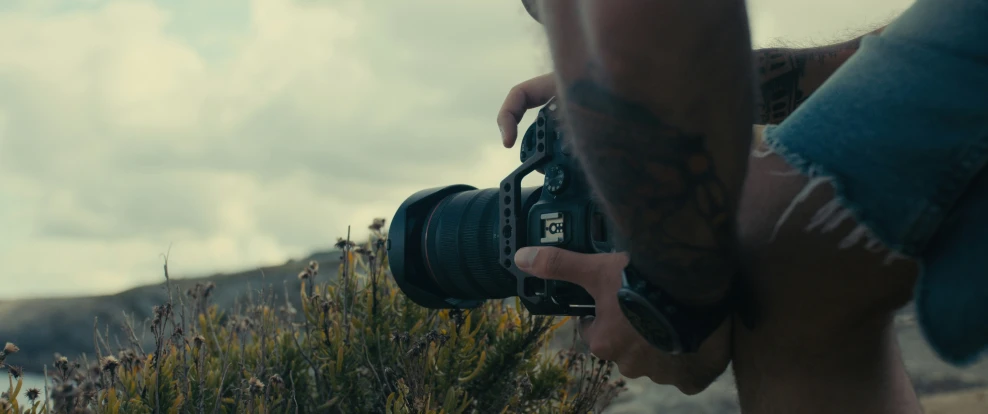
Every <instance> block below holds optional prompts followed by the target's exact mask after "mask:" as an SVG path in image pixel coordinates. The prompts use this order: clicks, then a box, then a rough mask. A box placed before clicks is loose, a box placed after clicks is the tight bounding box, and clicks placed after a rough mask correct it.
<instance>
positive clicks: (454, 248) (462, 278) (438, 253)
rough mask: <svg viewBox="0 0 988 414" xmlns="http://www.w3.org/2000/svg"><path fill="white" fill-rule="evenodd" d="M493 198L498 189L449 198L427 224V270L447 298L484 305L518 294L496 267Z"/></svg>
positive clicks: (508, 277)
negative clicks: (477, 301)
mask: <svg viewBox="0 0 988 414" xmlns="http://www.w3.org/2000/svg"><path fill="white" fill-rule="evenodd" d="M497 196H498V190H497V189H496V188H490V189H486V190H471V191H464V192H461V193H456V194H452V195H449V196H447V197H446V198H444V199H443V200H442V201H440V202H439V204H438V205H436V207H435V208H434V209H433V211H432V213H431V214H430V215H429V217H428V218H427V219H426V223H425V228H424V229H423V230H424V231H423V232H422V246H423V259H424V261H425V265H426V270H427V272H428V273H429V275H430V276H431V277H432V280H433V281H434V282H435V283H436V285H438V286H439V287H440V288H441V289H442V290H443V291H444V292H445V293H446V294H447V295H449V296H452V297H455V298H460V299H480V300H485V299H500V298H506V297H510V296H513V295H515V294H516V291H517V288H516V284H517V282H516V281H515V277H514V276H512V275H511V274H510V273H508V272H506V271H505V270H504V269H503V268H502V267H501V266H500V265H499V264H498V250H497V249H498V242H499V240H500V237H498V236H499V235H498V233H497V231H496V229H497V225H498V215H497V211H498V207H499V203H498V200H497Z"/></svg>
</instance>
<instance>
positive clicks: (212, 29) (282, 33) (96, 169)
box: [0, 0, 911, 299]
mask: <svg viewBox="0 0 988 414" xmlns="http://www.w3.org/2000/svg"><path fill="white" fill-rule="evenodd" d="M909 4H911V1H907V0H873V1H869V2H862V1H857V0H827V1H822V0H750V1H749V15H750V19H751V27H752V37H753V42H754V44H755V46H756V47H757V46H766V45H771V44H773V43H774V42H776V41H777V40H778V39H782V40H784V41H785V42H787V43H790V44H807V45H810V44H825V43H828V42H831V41H838V40H847V39H849V38H851V37H853V36H854V35H856V34H859V33H862V32H864V31H866V30H867V29H870V28H873V27H875V25H876V24H881V23H883V22H887V21H889V20H891V19H892V18H894V16H895V15H896V14H897V13H899V12H901V11H902V10H904V9H905V8H907V7H908V6H909ZM550 68H551V65H550V62H549V60H548V53H547V51H546V47H545V41H544V38H543V35H542V32H541V30H540V27H539V26H538V24H537V23H535V22H534V21H533V20H531V19H530V18H529V17H528V15H527V14H526V13H525V11H524V8H523V7H522V4H521V1H520V0H238V1H234V0H209V1H202V0H167V1H166V0H157V1H153V0H0V283H2V288H0V299H8V298H22V297H38V296H74V295H92V294H107V293H113V292H117V291H121V290H125V289H128V288H130V287H133V286H137V285H143V284H147V283H157V282H160V281H162V280H163V276H162V269H161V265H162V263H163V256H162V255H163V254H164V253H166V252H169V269H170V271H171V272H172V274H173V276H176V277H188V276H196V275H205V274H208V273H212V272H218V271H237V270H243V269H248V268H251V267H256V266H259V265H268V264H277V263H282V262H284V261H285V260H287V259H289V258H293V257H295V258H299V257H304V256H305V255H307V254H308V253H310V252H312V251H317V250H325V249H327V248H329V247H330V246H331V245H332V244H333V243H334V242H335V240H336V238H337V237H339V236H345V235H346V231H347V226H348V225H352V226H353V234H354V237H355V238H361V237H365V236H366V234H367V225H368V224H369V223H370V221H371V220H372V219H373V218H375V217H386V218H388V219H389V220H390V218H391V217H392V215H393V214H394V211H395V209H396V208H397V206H398V205H399V204H401V202H402V201H404V199H405V198H406V197H408V196H409V195H411V194H412V193H414V192H416V191H418V190H420V189H424V188H430V187H436V186H442V185H448V184H470V185H474V186H477V187H480V188H487V187H493V186H496V185H497V183H498V182H499V181H500V180H501V179H502V178H503V177H504V175H505V174H506V173H508V172H510V171H511V170H512V169H513V168H515V167H516V166H517V163H518V154H517V152H516V151H515V150H507V149H504V148H503V147H502V146H501V144H500V139H499V135H498V130H497V126H496V124H495V121H494V120H495V116H496V112H497V109H498V108H499V107H500V105H501V102H502V100H503V98H504V96H505V94H506V93H507V91H508V90H509V89H510V88H511V87H512V86H513V85H515V84H517V83H519V82H521V81H524V80H526V79H529V78H531V77H534V76H536V75H539V74H542V73H545V72H547V71H549V70H550ZM531 120H532V117H531V116H527V117H526V118H525V119H524V120H523V121H522V130H524V128H526V127H527V125H528V123H529V122H531ZM530 182H531V181H530Z"/></svg>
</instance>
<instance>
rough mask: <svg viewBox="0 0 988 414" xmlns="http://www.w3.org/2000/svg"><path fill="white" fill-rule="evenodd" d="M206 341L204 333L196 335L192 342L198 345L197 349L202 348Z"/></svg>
mask: <svg viewBox="0 0 988 414" xmlns="http://www.w3.org/2000/svg"><path fill="white" fill-rule="evenodd" d="M205 343H206V337H204V336H202V335H196V336H194V337H192V344H193V345H194V346H195V347H196V349H199V348H202V345H203V344H205Z"/></svg>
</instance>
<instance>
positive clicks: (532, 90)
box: [497, 73, 556, 148]
mask: <svg viewBox="0 0 988 414" xmlns="http://www.w3.org/2000/svg"><path fill="white" fill-rule="evenodd" d="M555 89H556V85H555V82H554V80H553V79H552V74H551V73H548V74H545V75H542V76H538V77H535V78H532V79H529V80H527V81H525V82H522V83H519V84H518V85H516V86H515V87H513V88H511V90H510V91H508V96H507V97H505V98H504V103H503V104H501V110H500V111H498V113H497V127H498V129H500V130H501V141H502V142H503V144H504V146H505V147H507V148H511V147H512V146H514V145H515V141H516V140H517V139H518V123H519V122H521V118H522V117H523V116H525V112H526V111H528V110H529V109H532V108H535V107H537V106H540V105H545V103H546V102H548V101H549V99H551V98H552V96H553V95H554V94H555Z"/></svg>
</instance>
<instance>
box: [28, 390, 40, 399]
mask: <svg viewBox="0 0 988 414" xmlns="http://www.w3.org/2000/svg"><path fill="white" fill-rule="evenodd" d="M39 395H41V391H38V389H37V388H28V389H27V399H28V400H31V401H34V400H37V399H38V396H39Z"/></svg>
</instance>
